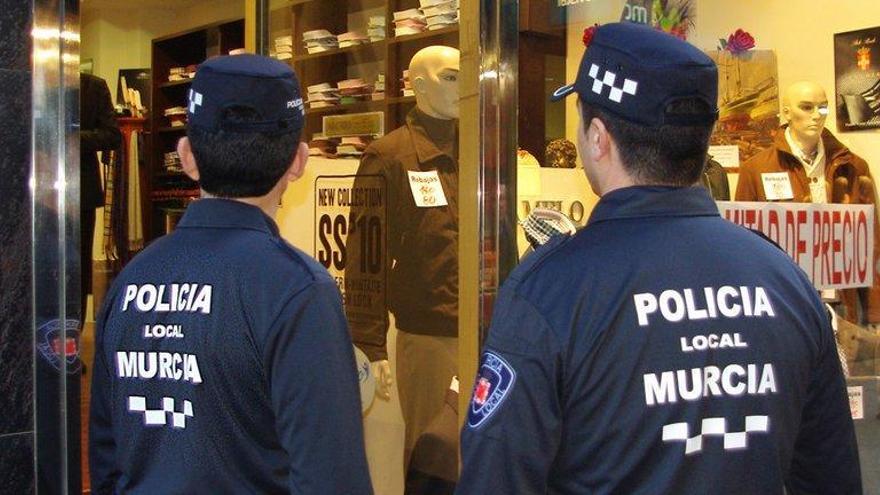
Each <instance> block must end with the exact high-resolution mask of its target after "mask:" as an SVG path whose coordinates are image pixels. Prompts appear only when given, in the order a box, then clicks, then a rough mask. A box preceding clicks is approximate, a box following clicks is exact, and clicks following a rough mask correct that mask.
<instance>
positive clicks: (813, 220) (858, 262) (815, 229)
mask: <svg viewBox="0 0 880 495" xmlns="http://www.w3.org/2000/svg"><path fill="white" fill-rule="evenodd" d="M718 208H719V210H720V211H721V215H722V216H723V217H724V218H726V219H727V220H730V221H731V222H733V223H736V224H739V225H742V226H744V227H747V228H750V229H754V230H759V231H761V232H763V233H764V235H766V236H767V237H769V238H770V239H772V240H773V241H774V242H775V243H776V244H778V245H779V246H780V247H781V248H782V249H784V250H785V252H787V253H788V255H789V256H791V257H792V259H794V260H795V262H797V264H798V265H799V266H800V267H801V268H802V269H803V270H804V271H805V272H806V273H807V276H809V277H810V280H812V281H813V284H814V285H815V286H816V288H817V289H847V288H852V287H870V286H871V285H873V283H874V268H873V267H874V207H873V206H872V205H841V204H811V203H761V202H731V201H719V202H718Z"/></svg>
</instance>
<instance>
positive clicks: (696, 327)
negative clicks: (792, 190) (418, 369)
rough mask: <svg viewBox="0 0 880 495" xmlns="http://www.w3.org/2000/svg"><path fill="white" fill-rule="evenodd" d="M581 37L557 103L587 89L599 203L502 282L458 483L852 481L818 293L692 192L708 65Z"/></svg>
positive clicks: (834, 489) (636, 44)
mask: <svg viewBox="0 0 880 495" xmlns="http://www.w3.org/2000/svg"><path fill="white" fill-rule="evenodd" d="M593 34H594V37H593V41H592V44H591V45H590V46H589V49H588V51H587V52H586V54H585V56H584V57H583V60H582V61H581V65H580V69H579V72H578V76H577V80H576V81H575V83H574V84H573V85H571V86H566V87H563V88H560V89H559V90H557V91H556V93H555V98H556V99H560V98H562V97H564V96H566V95H569V94H572V93H576V94H577V95H578V97H579V100H580V104H579V109H580V112H581V117H582V121H581V125H580V128H579V130H578V145H579V151H580V155H581V159H582V161H583V164H584V169H585V171H586V174H587V177H588V178H589V181H590V184H591V186H592V188H593V190H594V191H595V192H596V193H597V194H599V195H600V196H601V200H600V201H599V203H598V204H597V206H596V208H595V210H594V211H593V213H592V216H591V217H590V220H589V223H588V225H587V226H586V228H584V229H583V230H582V231H580V232H579V233H577V234H576V235H574V236H571V237H569V238H565V239H563V240H557V241H555V242H551V243H550V244H549V245H547V246H544V247H543V248H542V249H540V250H539V251H537V252H536V253H534V254H533V255H531V256H530V257H529V258H527V259H526V260H525V261H524V262H523V263H522V264H521V265H520V266H519V267H518V268H517V269H516V270H515V271H514V273H513V274H512V275H511V276H510V278H509V280H508V281H507V282H506V283H505V285H504V288H503V290H502V294H501V295H500V298H499V301H498V303H497V306H496V309H495V313H494V318H493V322H492V327H491V329H490V331H489V336H488V339H487V341H486V345H485V348H484V350H483V355H482V362H481V365H480V370H479V373H478V376H477V381H476V384H475V387H474V392H473V397H472V400H471V403H470V406H469V410H468V418H467V420H466V423H465V425H464V429H463V432H462V462H463V466H464V467H463V472H462V476H461V480H460V482H459V485H458V492H457V493H461V494H485V493H516V494H531V493H557V494H586V493H590V494H611V493H615V494H649V493H650V494H706V493H712V494H764V493H782V492H783V487H786V488H787V489H788V493H791V494H799V493H822V494H857V493H861V481H860V475H859V461H858V453H857V450H856V442H855V434H854V430H853V423H852V420H851V419H850V416H849V409H848V405H847V396H846V391H845V386H844V379H843V376H842V373H841V369H840V362H839V361H838V359H837V352H836V348H835V343H834V337H833V335H832V332H831V328H830V325H829V320H828V316H827V314H826V313H825V311H824V309H823V307H822V304H821V302H820V300H819V298H818V296H817V293H816V291H815V289H814V288H813V287H812V286H811V284H810V281H809V280H808V279H807V278H806V277H805V275H804V274H803V273H802V272H801V271H800V270H799V269H798V268H797V266H796V265H795V264H794V263H793V262H792V261H791V260H790V259H789V258H787V257H786V255H785V253H783V252H782V251H780V250H779V249H777V248H776V247H775V246H773V245H771V244H770V243H768V242H767V241H765V240H763V239H761V238H760V237H758V236H757V235H754V234H753V233H751V232H749V231H747V230H745V229H743V228H740V227H738V226H735V225H733V224H731V223H729V222H727V221H725V220H723V219H722V218H721V217H720V216H719V214H718V210H717V208H716V206H715V204H714V203H713V202H712V200H711V198H710V197H709V195H708V194H707V192H706V191H705V190H704V189H703V188H700V187H689V186H691V185H693V184H695V183H697V181H698V180H699V178H700V174H701V173H702V170H703V166H704V164H705V159H706V151H707V147H708V141H709V135H710V133H711V132H712V127H713V124H714V122H715V120H716V117H717V109H716V101H717V100H716V98H717V85H718V73H717V68H716V66H715V64H714V63H713V62H712V61H711V60H710V59H709V58H708V57H707V56H706V55H705V54H703V53H702V52H701V51H699V50H697V49H696V48H695V47H693V46H691V45H689V44H687V43H686V42H684V41H681V40H678V39H676V38H674V37H672V36H669V35H667V34H664V33H661V32H658V31H654V30H651V29H649V28H647V27H642V26H638V25H635V24H608V25H605V26H602V27H599V28H598V29H596V30H595V32H594V33H593ZM587 38H588V37H587Z"/></svg>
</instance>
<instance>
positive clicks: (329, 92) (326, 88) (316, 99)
mask: <svg viewBox="0 0 880 495" xmlns="http://www.w3.org/2000/svg"><path fill="white" fill-rule="evenodd" d="M306 89H307V90H308V95H309V97H308V104H309V108H324V107H332V106H333V105H338V104H339V90H338V89H336V88H335V87H333V85H332V84H330V83H321V84H313V85H311V86H309V87H308V88H306Z"/></svg>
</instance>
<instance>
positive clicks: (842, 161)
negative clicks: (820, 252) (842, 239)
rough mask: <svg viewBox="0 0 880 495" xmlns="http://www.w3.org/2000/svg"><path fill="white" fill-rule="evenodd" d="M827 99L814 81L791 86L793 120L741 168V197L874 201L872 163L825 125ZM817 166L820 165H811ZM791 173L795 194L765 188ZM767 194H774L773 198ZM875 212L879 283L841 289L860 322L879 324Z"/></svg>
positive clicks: (849, 314) (786, 108)
mask: <svg viewBox="0 0 880 495" xmlns="http://www.w3.org/2000/svg"><path fill="white" fill-rule="evenodd" d="M827 113H828V100H827V98H826V97H825V92H824V90H822V88H821V87H819V86H818V85H817V84H815V83H809V82H802V83H796V84H794V85H792V86H791V87H789V88H788V90H786V92H785V97H784V100H783V107H782V114H783V117H785V118H786V120H787V121H788V124H786V125H784V126H782V127H781V128H780V129H779V130H778V132H777V133H776V137H775V139H774V141H773V146H772V147H770V148H767V149H765V150H763V151H761V152H760V153H758V154H757V155H755V156H754V157H752V158H751V159H749V160H748V161H747V162H746V163H744V164H743V166H742V167H741V168H740V173H739V182H738V183H737V187H736V195H735V199H736V201H791V202H804V203H841V204H875V193H874V180H873V179H872V177H871V172H870V170H869V168H868V164H867V162H865V160H863V159H862V158H860V157H859V156H857V155H856V154H854V153H853V152H851V151H850V150H849V148H847V147H846V146H845V145H844V144H843V143H841V142H840V141H838V140H837V138H835V137H834V136H833V135H832V134H831V132H830V131H828V130H827V129H825V128H824V127H825V119H826V118H827ZM792 145H794V149H793V146H792ZM810 165H813V166H814V167H815V168H812V169H811V168H810ZM780 172H787V173H788V182H789V183H790V184H791V197H777V196H774V195H773V193H772V192H770V194H768V191H767V190H766V189H765V186H764V175H765V174H778V173H780ZM768 195H769V196H770V197H769V198H768ZM877 225H878V223H877V214H876V213H875V215H874V260H875V265H874V285H873V286H872V287H870V288H866V289H846V290H841V291H839V293H840V297H841V300H842V302H843V304H844V307H845V312H844V313H843V314H842V315H841V316H843V317H844V318H846V319H847V320H849V321H851V322H854V323H858V324H871V323H880V272H878V271H877V263H876V262H877V261H878V260H880V257H878V255H880V241H878V238H880V229H878V227H877Z"/></svg>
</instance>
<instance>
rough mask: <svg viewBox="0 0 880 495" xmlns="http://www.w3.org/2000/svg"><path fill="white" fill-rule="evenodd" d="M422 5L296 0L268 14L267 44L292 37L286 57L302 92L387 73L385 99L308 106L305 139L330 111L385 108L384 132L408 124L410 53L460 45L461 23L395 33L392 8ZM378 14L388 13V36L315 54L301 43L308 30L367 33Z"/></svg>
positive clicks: (412, 1)
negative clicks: (289, 54)
mask: <svg viewBox="0 0 880 495" xmlns="http://www.w3.org/2000/svg"><path fill="white" fill-rule="evenodd" d="M418 6H419V2H418V0H387V1H384V0H293V1H292V2H289V3H288V5H286V6H284V7H281V8H279V9H276V10H273V11H272V12H271V13H270V16H269V23H270V25H269V35H270V36H269V37H270V39H269V43H274V40H275V38H277V37H280V36H287V35H290V36H292V38H293V46H294V53H293V58H292V59H290V60H287V61H286V62H288V63H289V64H290V65H291V66H292V67H293V68H294V70H295V71H296V73H297V76H298V77H299V80H300V84H301V85H302V88H303V92H305V91H306V88H307V87H308V86H311V85H313V84H319V83H324V82H329V83H331V84H336V83H338V82H339V81H341V80H344V79H351V78H356V77H359V78H362V79H363V80H364V81H365V82H367V83H368V84H372V83H374V82H375V81H376V76H377V74H378V73H380V72H383V73H384V74H385V99H383V100H376V101H363V102H356V103H352V104H347V105H335V106H332V107H325V108H315V109H307V110H306V125H305V129H304V132H303V137H302V139H303V140H306V141H307V140H310V139H311V137H312V135H313V134H315V133H317V132H321V129H322V120H323V117H324V116H326V115H336V114H345V113H358V112H375V111H383V112H385V132H386V133H387V132H390V131H392V130H394V129H396V128H397V127H400V126H401V125H403V124H404V122H405V119H406V115H407V113H409V111H410V110H411V109H412V108H413V107H414V106H415V98H414V97H411V96H410V97H403V96H402V89H403V82H402V81H401V77H402V75H403V74H402V72H403V70H404V69H406V68H407V67H408V66H409V61H410V59H411V58H412V56H413V55H415V53H416V52H417V51H419V50H421V49H422V48H425V47H427V46H431V45H446V46H452V47H456V48H457V47H458V26H450V27H446V28H442V29H437V30H434V31H425V32H422V33H418V34H413V35H409V36H401V37H394V18H393V15H394V12H397V11H401V10H406V9H411V8H416V7H418ZM375 15H384V16H385V40H382V41H376V42H373V43H367V44H364V45H359V46H354V47H349V48H341V49H337V50H331V51H327V52H322V53H315V54H309V53H307V52H306V49H305V47H304V46H303V41H302V39H303V38H302V35H303V33H304V32H306V31H310V30H313V29H326V30H328V31H330V32H331V33H333V34H341V33H344V32H346V31H351V30H363V31H364V32H366V29H367V22H368V21H369V17H370V16H375ZM303 97H304V98H305V97H306V95H303Z"/></svg>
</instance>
